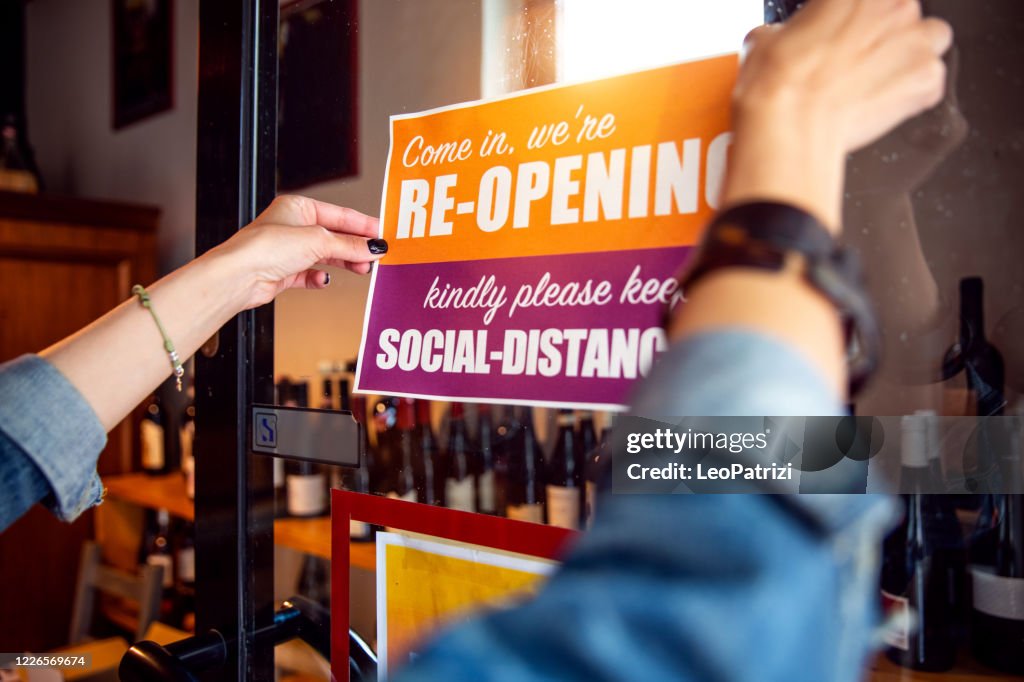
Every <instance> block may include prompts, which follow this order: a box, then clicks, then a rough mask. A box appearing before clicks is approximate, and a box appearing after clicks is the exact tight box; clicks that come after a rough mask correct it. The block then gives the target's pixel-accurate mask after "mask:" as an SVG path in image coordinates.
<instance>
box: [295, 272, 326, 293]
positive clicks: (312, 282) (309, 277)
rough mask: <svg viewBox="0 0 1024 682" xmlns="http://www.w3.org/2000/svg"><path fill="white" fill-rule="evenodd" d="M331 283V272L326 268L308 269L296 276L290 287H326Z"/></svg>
mask: <svg viewBox="0 0 1024 682" xmlns="http://www.w3.org/2000/svg"><path fill="white" fill-rule="evenodd" d="M330 283H331V273H329V272H326V271H324V270H306V271H305V272H300V273H299V274H297V275H296V276H295V278H294V279H293V280H292V281H291V283H290V285H289V287H288V288H289V289H326V288H327V286H328V285H329V284H330Z"/></svg>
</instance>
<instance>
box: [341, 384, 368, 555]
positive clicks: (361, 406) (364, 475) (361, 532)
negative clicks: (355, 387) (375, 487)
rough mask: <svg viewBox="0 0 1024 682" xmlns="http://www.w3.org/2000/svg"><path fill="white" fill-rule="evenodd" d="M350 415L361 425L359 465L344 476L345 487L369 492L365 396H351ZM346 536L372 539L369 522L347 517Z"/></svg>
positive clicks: (365, 540)
mask: <svg viewBox="0 0 1024 682" xmlns="http://www.w3.org/2000/svg"><path fill="white" fill-rule="evenodd" d="M352 417H353V418H354V419H355V420H356V421H357V422H359V424H360V425H361V426H362V428H361V429H360V432H359V466H358V467H357V468H356V469H352V470H350V471H351V473H350V474H349V475H347V476H346V478H345V488H346V489H348V490H352V491H355V492H357V493H369V492H370V471H371V470H372V467H373V454H372V453H373V451H372V449H371V448H370V447H369V441H368V438H367V429H366V397H365V396H361V395H357V396H353V398H352ZM348 537H349V539H350V540H352V541H353V542H367V541H369V540H372V539H373V532H372V529H371V527H370V524H368V523H366V522H365V521H358V520H356V519H349V522H348Z"/></svg>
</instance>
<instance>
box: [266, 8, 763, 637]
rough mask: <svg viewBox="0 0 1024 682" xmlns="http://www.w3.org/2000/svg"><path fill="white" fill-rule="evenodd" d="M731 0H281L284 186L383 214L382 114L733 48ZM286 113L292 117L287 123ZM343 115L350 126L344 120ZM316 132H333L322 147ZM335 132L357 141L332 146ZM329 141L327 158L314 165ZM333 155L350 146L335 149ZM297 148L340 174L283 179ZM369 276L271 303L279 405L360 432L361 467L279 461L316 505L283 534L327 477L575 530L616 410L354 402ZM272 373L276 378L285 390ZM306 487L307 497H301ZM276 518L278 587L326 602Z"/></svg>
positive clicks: (355, 593)
mask: <svg viewBox="0 0 1024 682" xmlns="http://www.w3.org/2000/svg"><path fill="white" fill-rule="evenodd" d="M728 5H729V8H728V10H726V9H725V8H724V7H721V8H720V7H718V6H717V5H715V3H706V2H695V1H688V2H673V3H666V2H660V1H659V0H644V1H638V2H629V3H624V2H620V1H617V0H603V1H601V2H595V1H593V0H561V1H558V2H556V1H554V0H479V1H474V2H459V3H452V2H448V1H447V0H427V1H418V2H402V1H400V0H385V1H381V0H374V1H373V2H361V3H354V2H350V3H346V2H337V1H335V2H333V3H327V2H296V3H290V4H288V3H286V4H285V5H284V7H283V10H282V34H281V39H280V45H281V50H282V55H283V57H282V60H283V61H282V69H281V76H280V78H281V103H280V109H279V111H280V116H281V128H280V130H281V134H280V136H279V145H280V146H281V147H282V148H281V149H280V150H279V157H280V159H279V171H280V172H279V181H280V184H281V186H282V188H287V189H288V190H290V191H291V190H294V191H300V192H301V193H304V194H308V195H310V196H313V197H316V198H319V199H323V200H326V201H331V202H334V203H338V204H342V205H345V206H349V207H352V208H355V209H358V210H360V211H363V212H365V213H368V214H371V215H377V214H378V212H379V209H380V203H381V188H382V186H383V181H384V173H385V162H386V160H387V156H388V143H389V134H390V126H389V120H388V119H389V116H391V115H394V114H402V113H409V112H418V111H423V110H426V109H430V108H434V107H439V106H443V105H448V104H453V103H457V102H465V101H472V100H476V99H480V98H485V97H493V96H498V95H502V94H505V93H508V92H512V91H515V90H519V89H522V88H527V87H535V86H541V85H546V84H549V83H554V82H560V81H565V82H568V81H580V80H588V79H593V78H599V77H603V76H609V75H614V74H618V73H623V72H628V71H633V70H639V69H643V68H649V67H654V66H659V65H663V64H667V63H672V62H677V61H683V60H687V59H693V58H697V57H702V56H710V55H714V54H721V53H724V52H729V51H735V49H737V47H738V46H739V44H740V43H741V41H742V38H743V36H744V35H745V34H746V33H747V31H749V30H750V29H751V28H753V27H754V26H756V25H758V24H759V23H761V21H762V19H763V16H764V10H763V5H762V2H761V0H743V2H733V3H728ZM342 15H344V16H342ZM317 41H320V44H317ZM610 46H611V48H612V49H609V47H610ZM353 48H354V49H353ZM350 74H351V75H353V76H354V77H353V78H349V77H348V75H350ZM317 108H320V109H328V110H330V111H329V112H321V113H323V114H324V115H321V116H319V117H318V116H316V115H315V113H316V112H315V111H312V110H315V109H317ZM296 120H299V121H301V122H302V123H301V124H298V126H297V127H298V128H300V130H299V131H296V124H295V121H296ZM352 121H354V122H355V125H354V127H353V126H350V125H348V123H351V122H352ZM315 125H323V126H325V127H324V129H323V131H322V132H320V133H316V134H313V133H311V132H310V131H309V130H308V127H309V126H315ZM331 126H333V128H332V127H331ZM303 128H306V130H302V129H303ZM324 135H326V136H328V137H330V136H333V138H331V139H329V140H328V141H325V142H324V143H323V144H320V143H319V140H321V139H323V136H324ZM348 136H351V138H349V137H348ZM339 139H344V140H349V139H351V141H352V142H353V144H352V145H350V146H349V147H348V148H347V149H346V148H345V145H340V146H339V145H335V142H337V141H338V140H339ZM303 144H305V145H306V146H305V147H303V146H301V145H303ZM295 145H300V146H299V147H298V148H294V146H295ZM325 149H330V151H329V152H326V154H327V155H328V156H329V155H330V154H333V155H335V156H334V157H333V158H327V159H325V158H324V156H325V151H324V150H325ZM343 154H349V155H350V156H349V157H348V158H340V156H339V155H343ZM303 159H307V160H308V163H307V164H306V165H315V166H316V167H317V168H319V169H321V170H322V169H325V168H331V167H332V163H331V162H333V169H334V170H333V172H334V173H335V177H333V178H330V179H328V178H326V177H321V178H319V179H320V180H324V181H319V182H316V183H315V184H307V185H305V186H302V185H296V184H295V183H294V182H293V179H294V178H295V177H296V175H301V172H300V173H298V174H297V173H296V168H295V167H294V165H296V164H297V165H298V167H299V170H300V171H301V170H302V166H303V163H302V162H303ZM285 166H289V167H285ZM368 287H369V278H368V277H365V276H357V275H353V274H350V273H347V272H344V271H341V270H332V282H331V286H330V287H329V288H328V289H327V290H325V291H289V292H285V293H284V294H282V295H281V296H280V297H279V298H278V300H277V303H276V331H275V334H276V336H275V375H276V378H277V381H278V382H279V396H278V397H279V401H282V400H284V399H286V398H287V397H288V396H293V398H292V399H294V400H295V401H296V402H298V403H299V404H303V403H304V404H307V405H309V406H311V407H321V406H322V407H333V408H338V407H343V408H344V407H346V406H350V407H351V408H352V409H353V410H354V411H355V412H356V414H357V417H358V418H359V419H360V420H361V421H363V422H364V423H365V424H366V425H367V433H368V439H367V441H366V443H365V446H364V447H365V460H366V461H367V463H368V467H366V468H364V469H363V470H361V471H359V472H337V471H335V472H331V471H322V470H319V469H317V468H315V467H309V466H307V467H306V468H305V470H300V468H299V467H298V466H295V465H291V464H289V465H287V466H286V467H285V468H284V470H283V471H280V472H279V473H280V474H282V476H281V479H280V480H281V483H282V486H281V498H282V499H281V501H280V503H279V506H280V508H281V509H282V513H283V514H284V515H286V516H293V517H294V515H295V514H296V513H304V512H307V511H308V512H309V513H310V514H311V515H312V516H313V517H314V520H310V519H295V518H290V519H288V521H287V523H288V524H292V527H293V528H295V527H298V526H301V525H306V526H309V524H312V523H316V522H317V520H316V519H315V517H316V515H317V509H319V508H320V507H319V504H318V500H319V499H320V497H319V496H320V493H321V491H322V490H324V489H325V486H326V485H327V484H333V485H344V486H345V487H346V488H349V489H354V490H358V491H368V492H372V493H374V494H376V495H386V496H390V497H394V498H400V499H406V500H410V501H415V502H419V503H422V504H435V505H444V506H447V507H449V508H453V509H461V510H465V511H473V512H480V513H487V514H495V515H498V516H507V517H510V518H518V519H521V520H526V521H531V522H535V523H548V524H555V525H561V526H565V527H570V528H584V527H585V526H586V524H587V519H588V516H589V513H590V511H591V510H592V503H591V501H590V500H591V497H590V496H588V494H587V487H588V486H587V478H588V468H589V469H590V470H592V468H593V460H594V459H596V457H597V456H598V455H599V450H598V444H599V441H600V437H601V433H602V431H603V430H604V429H605V428H606V427H608V426H610V422H611V417H610V415H609V414H606V413H598V414H595V413H592V412H575V413H574V412H563V413H560V412H559V411H557V410H552V409H540V408H538V409H530V408H524V407H513V406H508V405H476V404H448V403H439V402H433V403H431V402H427V401H422V400H419V401H416V402H415V403H413V402H412V401H408V400H400V399H398V398H394V397H390V396H352V397H349V396H348V395H347V394H346V393H347V391H348V390H350V387H351V385H352V382H353V370H354V362H355V358H356V356H357V353H358V350H359V340H360V333H361V330H362V322H363V317H364V312H365V308H364V306H365V302H366V298H367V292H368ZM282 381H286V382H287V383H286V384H285V385H284V386H283V389H282V385H281V383H280V382H282ZM325 381H326V382H327V384H325ZM325 385H329V386H330V394H329V395H328V394H325V392H324V386H325ZM282 391H283V392H282ZM567 452H569V453H571V454H569V455H567V454H566V453H567ZM588 462H589V463H590V464H589V465H588ZM278 466H279V468H280V467H281V465H280V464H279V465H278ZM317 477H319V478H317ZM304 492H308V494H309V498H308V499H309V500H310V503H309V504H305V503H296V501H295V500H296V499H297V498H298V497H299V496H301V495H303V494H304ZM303 499H306V498H303ZM289 509H290V510H291V511H290V512H289ZM323 513H326V510H324V512H323ZM277 528H278V530H277V539H276V542H277V545H278V564H277V569H278V581H279V590H278V591H279V594H278V596H279V597H282V598H283V597H286V596H288V594H289V590H294V589H298V590H299V591H307V592H312V593H314V594H315V595H318V596H320V597H326V595H327V593H328V591H327V590H326V589H324V588H323V587H318V586H317V576H316V571H317V570H319V569H318V568H317V567H316V565H317V561H311V560H310V559H309V558H307V557H305V556H304V555H303V554H302V552H300V551H297V550H295V549H294V548H292V549H289V548H288V547H287V545H288V544H294V543H292V541H291V538H289V537H288V536H287V534H283V533H282V529H284V528H285V526H284V525H283V524H282V523H281V522H279V523H278V527H277ZM351 530H352V537H353V540H363V539H372V529H368V528H366V526H365V524H362V523H353V526H352V529H351ZM327 541H328V538H327V537H326V535H325V537H324V538H323V542H325V543H326V542H327ZM367 544H368V543H360V544H357V543H355V542H354V543H353V547H352V550H351V551H352V564H353V567H354V568H353V570H352V578H351V580H352V585H351V587H352V590H351V595H352V608H351V622H352V625H353V627H354V628H355V629H356V630H357V631H359V632H360V633H361V634H362V635H363V636H364V637H365V638H366V639H367V641H372V640H373V637H374V634H375V627H374V615H375V612H374V610H373V603H374V601H373V590H374V585H373V581H372V575H371V574H370V573H369V572H368V571H366V570H364V569H365V568H366V567H367V565H369V566H372V553H368V552H367V551H364V550H365V549H366V548H367ZM368 555H369V556H370V559H371V560H370V561H369V562H368V561H366V559H367V556H368Z"/></svg>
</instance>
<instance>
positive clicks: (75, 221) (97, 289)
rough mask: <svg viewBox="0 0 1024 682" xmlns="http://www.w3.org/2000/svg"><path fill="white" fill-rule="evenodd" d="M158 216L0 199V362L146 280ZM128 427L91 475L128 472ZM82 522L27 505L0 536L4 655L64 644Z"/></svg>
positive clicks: (113, 438)
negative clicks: (61, 518)
mask: <svg viewBox="0 0 1024 682" xmlns="http://www.w3.org/2000/svg"><path fill="white" fill-rule="evenodd" d="M158 217H159V211H158V210H157V209H155V208H150V207H145V206H134V205H127V204H114V203H107V202H97V201H86V200H80V199H68V198H58V197H48V196H31V195H22V194H11V193H6V192H0V362H3V361H6V360H9V359H11V358H14V357H17V356H18V355H21V354H22V353H29V352H34V351H39V350H41V349H43V348H45V347H46V346H48V345H50V344H51V343H53V342H55V341H57V340H59V339H61V338H63V337H64V336H67V335H68V334H71V333H72V332H74V331H76V330H78V329H80V328H82V327H84V326H85V325H87V324H89V322H91V321H92V320H95V319H96V318H98V317H99V316H101V315H102V314H103V313H105V312H106V311H107V310H110V309H111V308H113V307H114V306H116V305H117V304H118V303H119V302H121V301H123V300H124V299H126V298H127V297H128V296H129V295H130V289H131V286H132V284H134V283H136V282H145V283H149V282H151V281H152V280H153V279H154V278H155V276H156V226H157V219H158ZM111 369H112V370H113V369H114V368H111ZM131 422H132V420H131V419H128V420H125V422H123V423H122V424H120V425H119V426H118V427H117V428H115V429H114V430H113V431H112V432H111V433H110V436H109V440H108V443H107V447H106V449H104V451H103V454H102V455H101V456H100V460H99V471H100V473H101V474H116V473H122V472H125V471H129V470H130V469H131V468H132V457H133V452H134V448H133V447H132V441H133V438H134V433H135V429H134V428H132V423H131ZM0 494H2V492H0ZM92 517H93V515H92V513H91V512H88V513H86V514H84V515H83V516H82V517H81V518H79V519H78V521H76V522H75V523H73V524H65V523H62V522H60V521H58V520H57V519H56V518H54V517H53V516H52V515H51V514H50V513H49V512H48V511H47V510H45V509H43V508H42V507H41V506H39V505H36V507H35V508H33V509H32V510H31V511H30V512H29V513H28V514H26V515H25V516H24V517H23V518H21V519H19V520H18V521H17V522H16V523H14V524H13V525H12V526H11V527H10V528H8V529H7V530H6V531H4V532H3V533H2V534H0V642H3V645H4V647H5V650H7V651H36V652H39V651H46V650H48V649H52V648H55V647H57V646H60V645H62V644H65V643H66V639H67V632H68V623H69V619H70V617H71V605H72V602H73V595H74V583H75V578H76V575H77V568H78V557H79V552H80V550H81V544H82V541H83V540H85V539H86V538H88V537H90V536H91V534H92V525H93V518H92Z"/></svg>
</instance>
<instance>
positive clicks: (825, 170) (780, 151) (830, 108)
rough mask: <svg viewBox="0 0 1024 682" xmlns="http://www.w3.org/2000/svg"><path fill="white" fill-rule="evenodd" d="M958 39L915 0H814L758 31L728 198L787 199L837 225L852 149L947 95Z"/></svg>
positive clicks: (741, 88)
mask: <svg viewBox="0 0 1024 682" xmlns="http://www.w3.org/2000/svg"><path fill="white" fill-rule="evenodd" d="M952 39H953V33H952V29H951V28H950V27H949V25H948V24H947V23H946V22H944V21H942V20H941V19H935V18H922V16H921V7H920V3H919V1H918V0H811V2H809V3H808V4H807V5H806V7H804V9H802V10H800V11H799V12H798V13H797V14H796V15H795V16H794V17H793V19H792V20H790V21H789V22H787V23H786V24H784V25H781V26H779V25H772V26H764V27H761V28H759V29H756V30H755V31H753V32H752V33H751V34H750V37H749V39H748V45H747V53H746V58H745V59H744V62H743V65H742V67H741V69H740V74H739V79H738V81H737V84H736V88H735V91H734V99H733V101H734V106H733V112H734V122H733V123H734V130H735V131H736V135H737V138H738V139H737V144H736V146H735V154H734V158H733V159H732V162H731V167H730V177H729V178H728V179H727V182H726V187H725V190H724V196H723V204H729V203H736V202H739V201H744V200H750V199H770V200H777V201H787V202H789V203H794V204H796V205H798V206H801V207H802V208H804V209H805V210H808V211H810V212H812V213H814V214H816V215H817V216H818V218H819V219H821V220H822V221H823V222H824V223H825V224H826V225H829V226H831V227H834V228H836V229H838V226H839V215H840V206H841V197H842V184H843V183H842V180H843V164H844V160H845V156H846V154H848V153H849V152H851V151H853V150H855V149H858V148H860V147H862V146H864V145H867V144H869V143H871V142H873V141H874V140H876V139H878V138H879V137H881V136H882V135H884V134H885V133H886V132H888V131H889V130H891V129H892V128H894V127H895V126H896V125H898V124H899V123H901V122H903V121H904V120H906V119H908V118H910V117H911V116H914V115H916V114H918V113H921V112H922V111H924V110H926V109H928V108H930V107H932V106H934V105H935V104H937V103H938V102H939V101H940V100H941V99H942V95H943V91H944V86H945V80H946V73H945V66H944V64H943V61H942V55H943V54H944V53H945V52H946V50H948V49H949V47H950V45H951V44H952ZM739 138H742V142H743V144H739Z"/></svg>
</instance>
